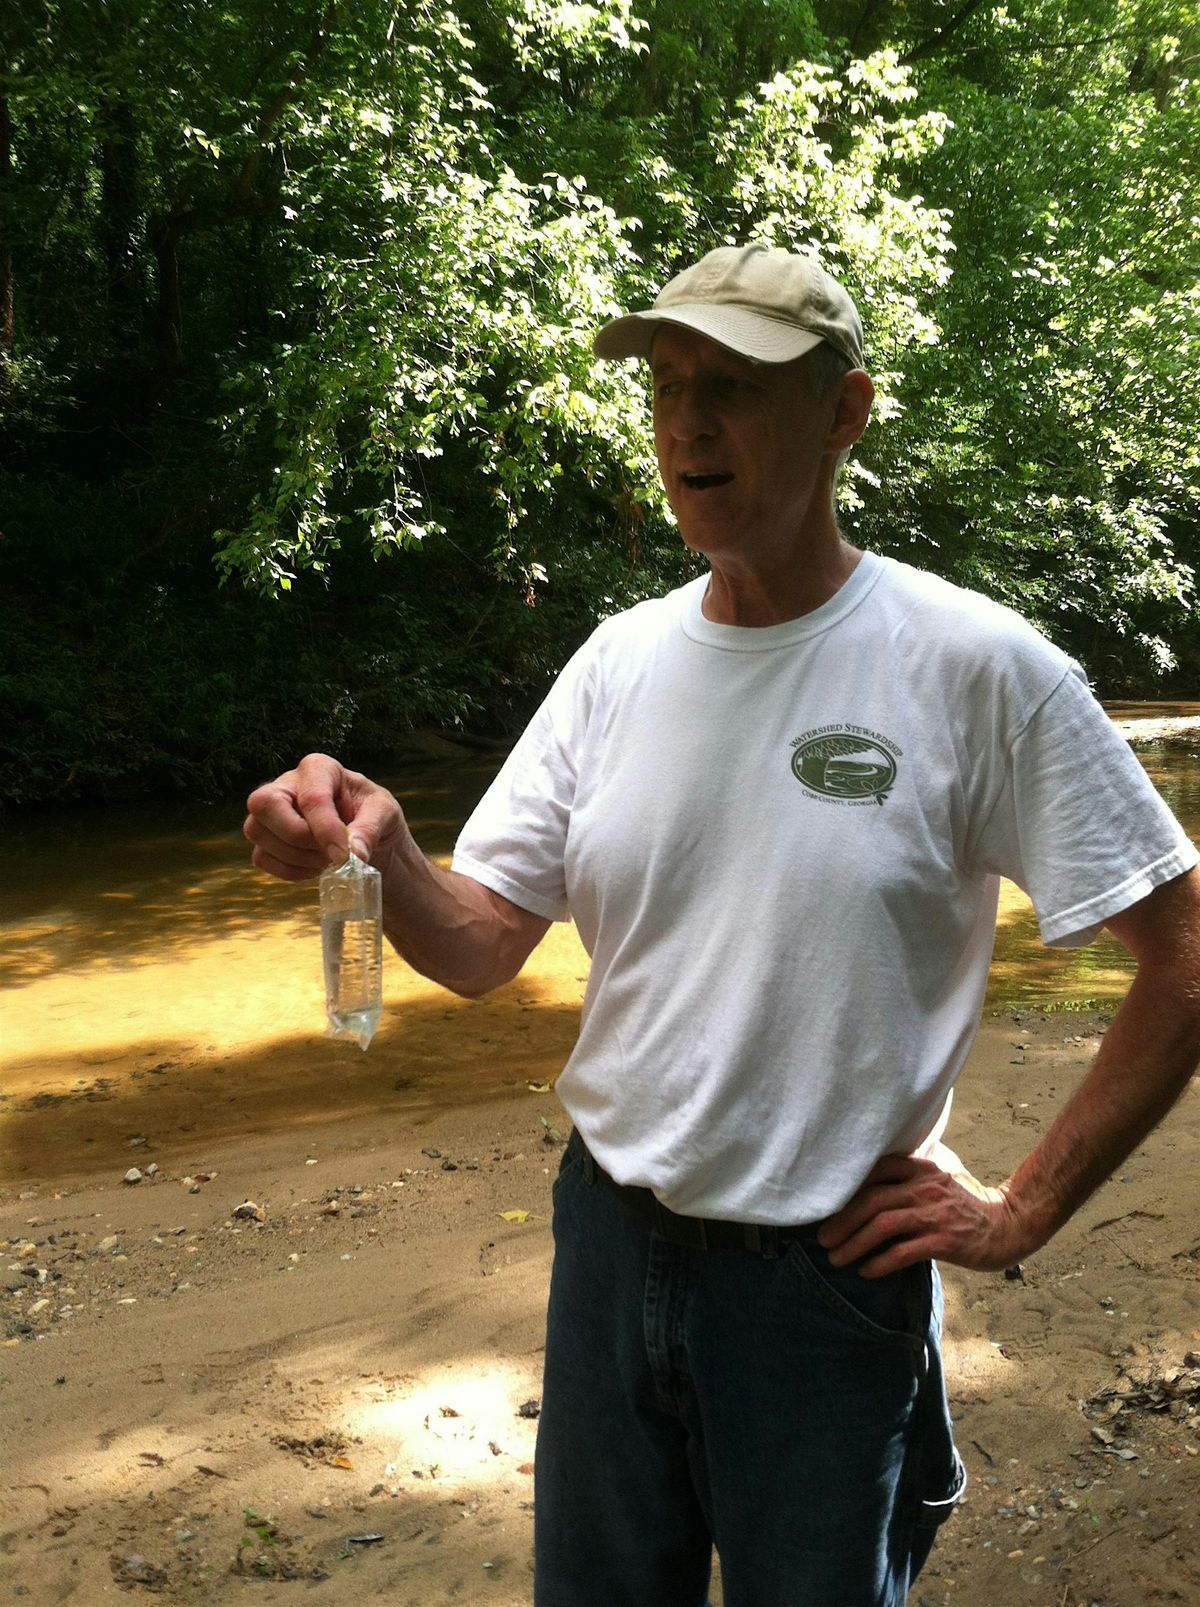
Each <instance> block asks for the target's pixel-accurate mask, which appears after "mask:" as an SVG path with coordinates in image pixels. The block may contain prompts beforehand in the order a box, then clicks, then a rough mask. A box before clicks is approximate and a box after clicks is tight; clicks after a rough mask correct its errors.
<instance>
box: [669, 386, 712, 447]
mask: <svg viewBox="0 0 1200 1607" xmlns="http://www.w3.org/2000/svg"><path fill="white" fill-rule="evenodd" d="M719 428H720V425H719V423H718V420H717V414H716V409H715V408H714V407H713V405H712V398H711V397H710V396H709V395H708V393H707V392H706V391H705V390H704V388H703V387H702V386H688V387H687V388H686V389H685V390H684V391H683V393H682V394H681V395H680V397H679V399H678V401H677V403H676V405H675V407H674V408H673V409H672V411H671V434H672V435H673V436H674V437H675V439H676V440H677V441H696V440H702V439H704V438H705V437H707V436H710V435H715V434H716V433H717V431H718V429H719Z"/></svg>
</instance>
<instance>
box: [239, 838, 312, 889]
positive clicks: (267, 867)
mask: <svg viewBox="0 0 1200 1607" xmlns="http://www.w3.org/2000/svg"><path fill="white" fill-rule="evenodd" d="M250 863H251V864H252V865H253V866H254V868H255V869H256V870H263V871H266V873H267V874H268V876H275V877H278V878H279V880H280V881H284V882H308V881H311V880H312V879H313V877H314V876H319V875H320V874H321V871H322V870H323V869H324V868H325V862H324V861H323V860H322V859H321V857H320V856H319V855H318V854H312V855H310V857H309V861H308V862H307V863H305V864H303V865H297V864H295V863H293V861H292V860H291V859H281V858H279V857H277V856H276V855H275V854H273V853H272V852H271V851H270V849H268V848H264V847H262V846H256V847H255V850H254V852H253V853H252V854H251V855H250Z"/></svg>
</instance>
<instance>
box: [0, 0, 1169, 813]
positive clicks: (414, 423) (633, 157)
mask: <svg viewBox="0 0 1200 1607" xmlns="http://www.w3.org/2000/svg"><path fill="white" fill-rule="evenodd" d="M1198 67H1200V9H1198V8H1197V5H1196V4H1195V0H1086V3H1085V0H1014V3H1012V4H1010V5H1007V6H999V5H996V4H991V3H987V0H982V3H981V0H961V3H959V4H955V3H954V0H912V3H908V4H904V5H901V4H899V3H898V0H852V3H851V0H811V3H810V0H728V3H727V4H726V5H724V6H722V7H720V8H716V9H713V8H700V7H698V6H696V5H694V4H689V3H686V0H594V3H590V4H589V3H581V4H573V3H572V4H568V3H566V0H503V3H502V0H462V3H461V4H459V5H457V6H456V7H455V8H454V10H453V11H451V10H450V9H449V7H448V6H447V5H445V4H442V3H440V0H412V3H410V4H408V5H406V6H403V7H400V6H397V5H396V4H395V0H386V3H385V0H358V3H357V4H355V5H354V6H353V7H351V6H349V5H345V4H343V3H341V0H319V3H317V4H315V5H312V6H296V5H293V4H284V3H282V0H226V3H224V4H222V5H220V6H216V5H212V4H209V3H207V0H183V3H179V0H171V3H170V4H167V3H165V0H151V3H142V4H138V5H134V4H132V0H44V3H42V4H40V5H38V6H31V7H28V8H26V9H25V11H24V13H23V14H18V15H16V16H13V15H12V14H11V13H10V16H9V18H8V19H7V20H6V25H5V30H4V34H3V37H2V38H0V412H2V420H0V441H2V445H0V538H2V539H0V799H6V800H7V801H9V802H16V803H30V802H35V801H38V800H43V799H52V798H66V797H78V796H95V795H106V796H129V795H132V794H134V793H137V792H149V791H155V790H163V789H170V788H186V789H189V790H197V791H204V792H215V791H217V790H218V789H222V788H225V787H229V786H232V785H237V784H240V783H241V782H242V781H243V780H245V779H247V778H253V777H256V776H259V775H261V774H265V773H266V772H268V771H271V770H273V769H274V768H276V767H277V766H278V765H280V764H281V763H284V762H286V761H288V760H290V759H291V758H292V757H293V756H294V755H296V754H297V753H298V752H299V751H301V750H303V749H306V748H309V747H313V746H320V747H326V748H331V749H334V750H336V751H337V752H338V753H339V754H342V755H344V756H345V757H346V758H347V759H348V760H349V761H350V762H352V763H361V764H364V765H365V764H368V763H378V762H380V761H386V760H387V759H388V758H390V757H393V756H394V755H395V754H396V753H397V752H398V751H399V749H400V748H401V746H402V744H403V741H404V738H405V734H406V733H407V732H411V731H413V730H417V729H428V728H435V729H438V730H441V731H447V732H457V733H460V734H463V735H467V736H471V735H484V736H497V735H503V734H505V733H507V732H510V731H512V730H514V729H515V728H517V727H518V726H519V724H520V723H521V721H522V720H523V718H524V717H525V716H526V715H527V714H528V712H529V711H530V709H531V707H532V706H533V704H534V703H535V702H536V700H537V699H538V698H539V697H540V695H541V694H542V692H543V691H544V689H545V686H546V684H547V682H548V679H549V677H550V676H551V675H552V674H553V673H554V671H555V670H556V669H557V668H558V667H559V666H560V665H561V664H562V662H563V661H564V659H565V658H566V657H567V656H568V654H569V653H570V652H571V651H572V649H573V648H574V646H575V645H576V644H577V643H578V641H579V640H580V639H581V638H582V636H583V635H584V634H585V633H586V631H587V630H588V629H589V628H590V626H591V625H592V623H593V622H594V621H595V620H596V619H597V618H599V617H601V616H602V615H604V614H606V613H609V612H611V611H613V610H614V609H616V608H619V607H622V606H625V605H627V604H628V603H630V602H632V601H634V600H636V599H637V598H639V597H641V596H645V595H648V594H650V593H653V592H657V591H661V590H662V589H664V588H666V587H668V586H671V585H674V584H677V583H678V582H679V581H680V580H681V579H683V578H685V577H686V575H687V574H688V573H690V572H691V571H690V569H689V560H688V559H687V556H686V554H684V553H683V552H681V550H680V548H679V544H678V542H677V539H676V538H675V536H674V533H673V531H672V528H671V526H670V523H669V520H668V517H667V515H666V513H665V510H664V508H663V505H662V503H661V499H660V496H659V493H658V489H657V486H656V482H655V475H654V471H653V462H652V456H651V450H650V441H649V434H648V418H647V404H646V394H645V389H644V381H643V379H642V376H641V375H640V374H639V373H638V372H637V368H636V365H596V364H594V363H593V361H592V359H591V356H590V339H591V334H592V332H593V330H594V329H595V327H596V325H597V324H598V323H599V322H600V321H601V320H603V319H604V318H605V317H607V316H610V315H611V314H612V313H614V312H615V311H617V310H618V309H621V308H624V307H626V306H629V305H636V304H644V303H645V299H646V298H647V297H648V296H651V295H652V294H653V292H654V289H655V288H656V287H657V286H658V285H659V284H660V283H661V282H662V281H663V279H664V278H665V277H666V276H668V275H669V274H670V273H672V272H673V271H675V270H676V269H678V268H679V267H681V266H683V265H684V264H685V263H686V262H687V261H689V260H691V259H694V258H695V256H696V255H698V254H699V253H701V252H703V251H704V250H707V249H708V248H710V247H711V246H713V245H716V244H720V243H722V242H725V241H738V242H740V241H744V240H748V239H755V238H762V239H767V240H770V241H773V242H775V243H777V244H781V245H787V246H789V247H791V248H794V249H801V250H813V251H817V252H819V253H820V254H821V255H822V257H823V258H824V259H825V261H826V262H827V264H828V265H829V266H830V267H831V268H832V270H833V271H834V272H835V273H836V274H838V275H839V276H840V277H842V278H843V279H844V280H845V282H846V283H847V285H848V286H849V288H850V289H851V290H852V291H853V293H854V294H855V295H856V297H857V298H858V300H859V302H860V305H861V306H862V308H863V311H864V314H865V318H866V321H867V324H868V335H869V354H870V361H871V365H872V369H873V372H874V373H875V374H876V377H877V381H878V385H879V392H880V405H879V407H878V410H877V415H876V418H875V420H874V422H873V423H872V425H871V427H870V429H869V431H868V434H867V436H866V437H865V438H864V441H863V443H862V446H861V448H860V451H859V454H858V456H857V459H856V461H855V462H854V464H853V465H852V468H851V472H850V474H849V475H848V476H847V478H846V480H845V484H844V489H843V496H844V502H845V507H844V518H845V522H846V525H847V528H848V529H851V530H853V531H856V532H857V533H858V538H859V539H860V540H861V541H862V542H863V543H865V544H866V545H869V546H872V547H874V548H877V549H878V550H881V551H884V552H889V553H893V554H895V555H896V556H898V557H901V558H904V559H907V560H909V561H912V562H915V563H917V564H919V565H921V566H923V567H927V568H932V569H934V570H936V571H938V572H940V573H942V574H945V575H948V576H950V577H951V578H954V579H956V580H959V581H962V582H964V583H966V584H968V585H972V586H975V587H978V588H979V589H982V590H984V591H986V592H988V593H990V594H991V595H993V596H995V597H998V598H1000V599H1001V600H1003V601H1005V602H1009V603H1012V604H1014V605H1015V606H1017V607H1018V608H1020V609H1021V610H1022V611H1023V612H1024V613H1026V614H1027V615H1029V616H1030V617H1032V618H1033V619H1034V620H1035V621H1036V622H1037V623H1038V624H1039V625H1041V626H1042V628H1043V629H1045V630H1046V631H1047V632H1048V634H1050V635H1051V636H1052V637H1053V638H1054V639H1055V640H1056V641H1058V642H1059V643H1061V644H1062V645H1063V646H1064V647H1066V648H1067V649H1068V650H1070V651H1071V652H1073V653H1075V654H1077V655H1078V656H1079V657H1080V658H1081V659H1082V661H1083V662H1084V664H1085V666H1086V667H1087V669H1088V671H1089V673H1090V674H1091V675H1092V677H1093V680H1094V682H1095V683H1096V685H1097V687H1098V689H1099V690H1100V691H1101V692H1102V693H1106V694H1110V695H1125V696H1128V695H1134V696H1139V695H1140V696H1154V695H1165V694H1171V693H1174V694H1176V695H1180V694H1182V695H1187V694H1188V692H1189V688H1191V689H1194V687H1195V686H1196V684H1197V674H1198V672H1200V641H1198V633H1197V630H1196V614H1195V606H1196V604H1195V593H1194V571H1195V564H1196V559H1197V553H1198V550H1200V523H1198V520H1200V383H1198V380H1200V374H1198V372H1197V371H1198V368H1200V289H1198V284H1200V272H1198V270H1200V229H1198V227H1197V224H1198V221H1200V219H1198V214H1200V183H1198V175H1200V86H1198V83H1197V71H1198Z"/></svg>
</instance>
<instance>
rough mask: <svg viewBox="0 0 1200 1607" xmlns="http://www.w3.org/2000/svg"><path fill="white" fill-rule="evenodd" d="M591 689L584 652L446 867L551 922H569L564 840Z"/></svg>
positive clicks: (487, 796)
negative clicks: (449, 865) (448, 866)
mask: <svg viewBox="0 0 1200 1607" xmlns="http://www.w3.org/2000/svg"><path fill="white" fill-rule="evenodd" d="M592 684H593V666H592V657H591V654H590V652H589V650H588V644H585V645H584V647H582V648H581V649H580V650H579V652H578V653H576V655H575V657H574V658H573V659H571V661H570V662H569V663H568V664H567V666H566V668H565V669H564V670H563V672H562V674H561V675H560V676H559V678H558V680H557V681H556V682H555V683H554V686H553V687H552V688H551V690H550V693H549V695H548V697H547V698H546V701H545V702H544V703H543V704H542V706H541V708H539V709H538V711H537V713H536V714H535V715H534V716H533V719H532V720H530V722H529V724H528V725H527V726H526V728H525V731H524V732H523V733H522V735H521V737H520V739H519V741H518V742H517V744H516V746H515V747H514V748H513V750H512V752H511V753H510V754H509V756H508V758H507V759H506V760H505V762H504V765H503V767H502V768H501V770H500V772H499V774H498V775H497V776H496V779H495V780H494V781H493V782H492V784H491V786H490V787H489V788H488V790H487V792H486V793H484V795H483V797H482V798H481V799H480V801H479V803H478V804H477V805H476V807H475V809H474V811H473V812H472V814H471V816H470V818H469V819H468V821H467V823H466V825H465V826H464V827H463V829H462V831H461V833H460V834H459V838H458V841H457V843H456V844H455V848H454V857H453V859H452V861H451V866H452V868H453V869H454V870H456V871H460V872H462V874H463V875H465V876H470V877H472V878H473V879H474V880H475V881H477V882H481V883H482V884H483V885H484V886H485V887H490V888H491V889H492V891H493V892H496V893H499V894H501V896H502V897H504V898H507V899H509V900H510V901H511V902H512V903H514V904H518V905H520V907H521V908H522V909H527V910H531V911H532V912H533V913H534V914H535V915H541V916H543V917H544V918H545V919H546V920H550V921H565V920H568V919H569V918H570V911H569V909H568V907H567V888H566V872H565V856H566V845H567V833H568V831H569V829H570V823H571V809H572V806H573V803H574V799H575V783H576V777H577V773H578V772H577V766H578V753H579V744H580V742H581V740H582V737H583V734H584V732H585V731H586V727H587V721H588V716H589V714H590V711H591V706H592Z"/></svg>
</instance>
